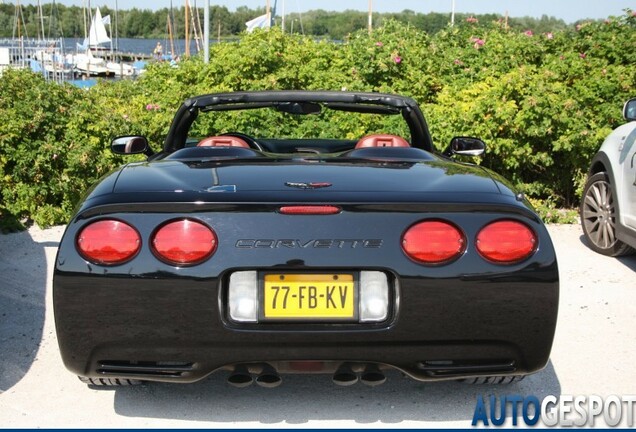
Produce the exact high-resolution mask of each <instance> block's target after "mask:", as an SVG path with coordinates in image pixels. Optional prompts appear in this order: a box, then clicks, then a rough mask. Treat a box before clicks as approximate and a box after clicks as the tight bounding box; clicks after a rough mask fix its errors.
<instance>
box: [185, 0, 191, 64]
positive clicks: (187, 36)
mask: <svg viewBox="0 0 636 432" xmlns="http://www.w3.org/2000/svg"><path fill="white" fill-rule="evenodd" d="M188 8H189V6H188V0H185V54H184V55H185V56H186V57H190V24H189V23H188V22H189V21H190V20H189V17H188Z"/></svg>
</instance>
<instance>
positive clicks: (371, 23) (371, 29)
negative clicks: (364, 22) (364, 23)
mask: <svg viewBox="0 0 636 432" xmlns="http://www.w3.org/2000/svg"><path fill="white" fill-rule="evenodd" d="M368 27H369V34H371V32H372V31H373V0H369V23H368Z"/></svg>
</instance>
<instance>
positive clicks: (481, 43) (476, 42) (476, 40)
mask: <svg viewBox="0 0 636 432" xmlns="http://www.w3.org/2000/svg"><path fill="white" fill-rule="evenodd" d="M470 41H471V42H474V45H473V48H475V49H479V48H481V47H483V46H484V44H485V43H486V41H485V40H483V39H479V38H476V37H473V38H470Z"/></svg>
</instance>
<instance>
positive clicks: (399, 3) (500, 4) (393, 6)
mask: <svg viewBox="0 0 636 432" xmlns="http://www.w3.org/2000/svg"><path fill="white" fill-rule="evenodd" d="M36 1H37V0H22V1H21V3H22V4H25V3H35V2H36ZM41 1H42V2H43V3H50V2H51V1H52V0H41ZM56 1H57V2H58V3H62V4H66V5H77V6H81V5H82V4H83V0H56ZM84 1H86V2H88V0H84ZM118 1H119V7H120V8H122V9H130V8H133V7H137V8H140V9H153V10H156V9H160V8H163V7H169V6H170V0H127V1H122V0H118ZM195 1H196V4H197V6H199V7H201V6H203V5H204V2H205V0H189V2H190V5H193V4H194V3H195ZM277 1H278V9H277V14H278V15H280V14H281V12H282V7H283V3H284V4H285V12H286V14H289V13H297V12H303V11H306V10H311V9H324V10H333V11H342V10H345V9H355V10H363V11H366V10H367V9H368V4H369V3H368V0H345V1H343V0H277ZM0 2H2V3H10V4H12V3H14V0H0ZM90 3H91V5H92V6H93V7H94V6H103V5H106V6H109V7H111V8H114V7H115V0H91V2H90ZM172 3H173V5H174V6H181V5H183V4H184V3H185V0H172ZM270 3H271V5H272V6H273V5H274V0H270ZM451 3H452V0H372V5H373V10H374V11H378V12H399V11H402V10H404V9H411V10H413V11H415V12H421V13H428V12H442V13H449V14H450V11H451ZM210 4H211V5H221V6H226V7H227V8H228V9H229V10H235V9H236V8H237V7H238V6H248V7H250V8H257V7H259V6H260V7H264V6H265V4H266V0H210ZM626 8H629V9H632V10H636V0H455V11H456V12H457V13H476V14H482V13H497V14H501V15H504V14H505V13H506V11H507V12H508V14H509V16H511V17H522V16H531V17H536V18H540V17H541V16H542V15H548V16H553V17H556V18H560V19H563V20H564V21H565V22H566V23H572V22H575V21H577V20H580V19H585V18H594V19H598V18H607V17H608V16H610V15H614V16H617V15H622V14H623V10H624V9H626Z"/></svg>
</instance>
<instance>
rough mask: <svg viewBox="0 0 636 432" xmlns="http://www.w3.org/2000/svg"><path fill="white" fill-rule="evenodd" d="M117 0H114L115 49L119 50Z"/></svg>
mask: <svg viewBox="0 0 636 432" xmlns="http://www.w3.org/2000/svg"><path fill="white" fill-rule="evenodd" d="M117 3H118V2H117V0H115V51H119V28H118V27H117V26H118V23H119V5H118V4H117Z"/></svg>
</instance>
